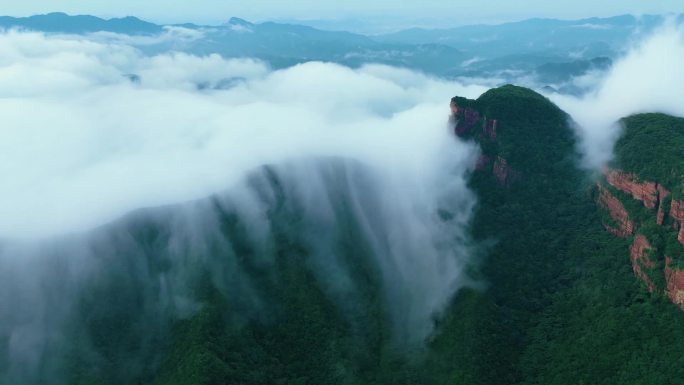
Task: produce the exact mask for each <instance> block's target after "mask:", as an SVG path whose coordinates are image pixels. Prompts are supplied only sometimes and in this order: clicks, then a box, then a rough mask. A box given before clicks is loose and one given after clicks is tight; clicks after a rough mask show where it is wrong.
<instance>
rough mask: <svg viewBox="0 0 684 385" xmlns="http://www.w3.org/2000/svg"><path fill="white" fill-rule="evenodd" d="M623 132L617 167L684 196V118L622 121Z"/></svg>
mask: <svg viewBox="0 0 684 385" xmlns="http://www.w3.org/2000/svg"><path fill="white" fill-rule="evenodd" d="M622 124H623V126H624V132H623V134H622V136H621V137H620V139H619V140H618V142H617V143H616V145H615V162H614V163H615V164H614V166H615V167H618V168H621V169H623V170H625V171H628V172H633V173H635V174H636V175H637V176H638V177H639V178H640V179H642V180H648V181H654V182H657V183H659V184H662V185H664V186H667V187H668V188H670V189H672V192H673V194H674V195H675V197H681V196H682V191H681V190H682V181H684V118H676V117H673V116H669V115H665V114H655V113H653V114H639V115H634V116H630V117H628V118H625V119H622Z"/></svg>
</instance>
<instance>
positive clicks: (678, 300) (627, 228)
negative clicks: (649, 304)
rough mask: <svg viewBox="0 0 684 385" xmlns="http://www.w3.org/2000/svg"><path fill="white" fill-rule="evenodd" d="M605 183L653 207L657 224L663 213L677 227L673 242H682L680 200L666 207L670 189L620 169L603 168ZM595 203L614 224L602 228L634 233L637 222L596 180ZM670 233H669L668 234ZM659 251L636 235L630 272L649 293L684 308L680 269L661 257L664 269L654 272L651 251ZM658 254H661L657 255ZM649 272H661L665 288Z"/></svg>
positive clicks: (621, 233) (683, 279)
mask: <svg viewBox="0 0 684 385" xmlns="http://www.w3.org/2000/svg"><path fill="white" fill-rule="evenodd" d="M604 175H605V178H606V182H607V183H608V184H609V185H611V186H613V187H614V188H616V189H618V190H620V191H622V192H624V193H626V194H628V195H630V196H631V197H632V198H634V199H636V200H638V201H641V202H642V203H643V205H644V207H646V208H648V209H651V210H656V213H655V220H656V223H657V224H658V225H660V226H662V225H664V224H665V221H666V216H667V214H668V212H669V217H670V218H671V219H672V227H673V228H674V229H675V230H677V241H679V243H680V244H682V245H684V201H680V200H677V199H672V202H671V203H670V205H669V207H667V204H666V198H667V197H668V196H671V193H670V191H669V190H668V189H667V188H665V187H664V186H662V185H660V184H659V183H657V182H655V181H641V180H639V178H638V177H637V176H636V175H635V174H632V173H627V172H624V171H621V170H608V169H606V170H604ZM598 189H599V197H598V203H599V205H601V206H602V207H604V208H606V209H607V210H608V212H609V213H610V217H611V218H612V219H613V220H614V221H615V223H616V224H617V227H615V226H611V225H609V224H606V223H605V222H604V224H603V225H604V226H605V228H606V229H607V230H608V231H609V232H610V233H612V234H613V235H615V236H618V237H621V238H627V237H629V236H630V235H631V234H633V233H634V231H635V230H636V228H637V226H638V225H639V224H635V223H634V222H633V221H632V220H631V219H630V217H629V213H628V212H627V210H626V209H625V207H624V205H623V204H622V202H621V201H620V200H619V199H618V198H617V197H615V196H614V195H613V194H611V192H610V190H609V189H608V188H607V187H605V186H604V185H603V184H601V183H600V182H599V183H598ZM669 236H673V235H669ZM657 252H660V253H662V252H663V251H662V250H660V251H658V250H655V249H654V248H653V246H652V245H651V243H650V242H649V240H648V238H647V237H646V236H645V235H642V234H638V235H636V236H635V237H634V241H633V243H632V245H631V247H630V260H631V262H632V270H633V271H634V275H635V276H637V277H638V278H639V279H641V280H642V281H643V282H644V283H645V284H646V287H647V288H648V291H649V292H652V293H653V292H663V291H664V292H665V295H666V296H667V297H668V298H669V299H670V300H671V301H672V302H673V303H675V304H677V305H679V306H680V307H681V308H682V310H684V270H683V269H679V268H676V267H673V264H674V263H673V258H671V257H670V256H666V257H665V269H664V271H656V270H654V269H655V266H656V264H655V262H654V261H653V259H652V258H651V257H650V255H651V254H652V253H657ZM659 255H661V256H662V254H659ZM653 274H663V275H664V278H665V283H666V287H664V288H663V287H660V288H659V287H657V285H656V284H655V283H654V282H655V281H654V279H653V277H654V276H653Z"/></svg>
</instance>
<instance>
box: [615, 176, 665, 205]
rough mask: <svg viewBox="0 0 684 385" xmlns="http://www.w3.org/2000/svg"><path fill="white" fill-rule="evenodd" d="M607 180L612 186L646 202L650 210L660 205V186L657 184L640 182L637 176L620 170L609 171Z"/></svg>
mask: <svg viewBox="0 0 684 385" xmlns="http://www.w3.org/2000/svg"><path fill="white" fill-rule="evenodd" d="M605 175H606V180H608V183H610V185H611V186H613V187H615V188H617V189H620V190H622V191H624V192H625V193H627V194H630V195H631V196H632V197H633V198H634V199H637V200H640V201H642V202H644V206H646V207H648V208H649V209H652V208H655V207H656V205H657V203H658V185H657V183H655V182H639V181H638V180H637V177H636V175H634V174H628V173H625V172H622V171H620V170H607V171H606V172H605Z"/></svg>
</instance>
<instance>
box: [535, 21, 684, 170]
mask: <svg viewBox="0 0 684 385" xmlns="http://www.w3.org/2000/svg"><path fill="white" fill-rule="evenodd" d="M682 58H684V27H682V26H677V25H674V24H673V23H669V24H667V25H665V26H663V27H662V28H660V29H658V30H657V31H655V32H654V34H653V35H651V36H650V37H648V38H646V39H645V40H644V41H642V42H640V43H638V44H637V45H636V46H635V47H633V48H632V49H631V50H629V52H628V53H627V54H626V55H625V56H624V57H623V58H621V59H619V60H617V61H616V62H615V64H614V66H613V67H612V68H611V70H610V71H609V72H608V73H607V74H603V76H604V77H603V78H602V79H596V75H597V74H596V73H589V74H587V75H586V76H585V77H583V78H582V79H579V81H580V82H581V84H585V85H586V84H590V83H594V82H596V81H597V82H598V85H597V86H596V89H595V91H593V92H591V93H589V94H587V95H585V96H583V97H581V98H576V97H572V96H566V95H560V94H554V95H549V97H550V98H551V100H553V101H554V102H555V103H556V104H558V105H559V106H560V107H561V108H563V109H564V110H565V111H567V112H568V113H570V114H571V115H572V117H573V118H574V120H575V121H576V122H577V123H578V124H579V127H578V134H579V136H580V139H581V141H582V148H583V151H584V153H585V163H586V166H587V167H590V168H597V167H600V166H601V165H603V164H604V163H605V162H607V161H608V160H610V159H611V157H612V148H613V145H614V143H615V140H617V138H618V137H619V134H620V127H619V126H618V125H616V121H617V120H619V119H620V118H623V117H626V116H629V115H632V114H635V113H641V112H664V113H667V114H671V115H677V116H684V103H683V102H684V66H682V65H680V63H681V61H682Z"/></svg>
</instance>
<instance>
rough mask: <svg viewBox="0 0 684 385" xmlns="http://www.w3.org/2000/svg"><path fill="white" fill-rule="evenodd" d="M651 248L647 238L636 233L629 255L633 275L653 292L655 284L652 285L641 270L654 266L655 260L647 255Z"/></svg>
mask: <svg viewBox="0 0 684 385" xmlns="http://www.w3.org/2000/svg"><path fill="white" fill-rule="evenodd" d="M651 249H653V247H652V246H651V244H650V243H649V242H648V239H646V237H645V236H643V235H641V234H638V235H637V236H636V237H634V242H633V243H632V246H631V247H630V249H629V256H630V259H631V261H632V271H634V275H636V276H637V277H639V278H641V280H642V281H643V282H644V283H645V284H646V287H647V288H648V291H649V292H650V293H653V292H654V291H655V285H653V282H651V279H650V278H649V276H648V274H646V273H645V272H644V270H643V269H644V268H647V269H653V268H654V267H655V262H653V261H652V260H651V259H650V258H649V256H648V254H649V252H650V251H651Z"/></svg>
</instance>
